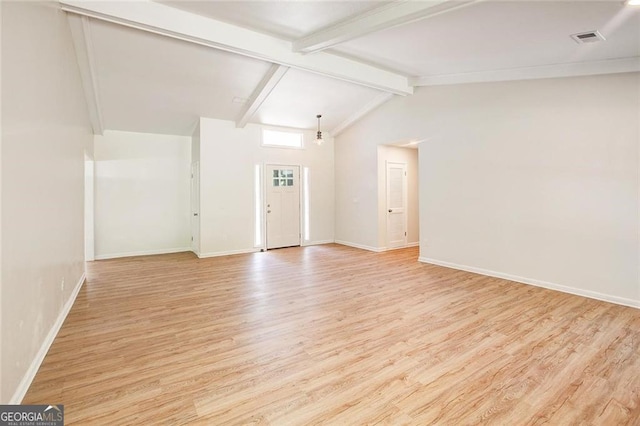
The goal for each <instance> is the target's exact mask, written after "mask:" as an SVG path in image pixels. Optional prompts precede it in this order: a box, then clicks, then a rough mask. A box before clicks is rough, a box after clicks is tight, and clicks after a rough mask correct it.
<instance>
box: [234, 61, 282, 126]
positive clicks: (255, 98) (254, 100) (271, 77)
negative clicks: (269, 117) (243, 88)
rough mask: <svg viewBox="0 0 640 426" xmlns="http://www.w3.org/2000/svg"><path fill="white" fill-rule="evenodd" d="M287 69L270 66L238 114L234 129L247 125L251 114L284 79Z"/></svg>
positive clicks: (276, 65) (275, 65)
mask: <svg viewBox="0 0 640 426" xmlns="http://www.w3.org/2000/svg"><path fill="white" fill-rule="evenodd" d="M288 69H289V67H285V66H283V65H278V64H273V65H271V68H269V71H267V73H266V74H265V76H264V77H263V78H262V80H261V81H260V83H259V84H258V86H257V87H256V88H255V90H254V91H253V93H252V94H251V97H250V98H249V100H248V101H247V102H246V104H245V106H244V107H243V109H242V111H241V112H240V115H239V116H238V119H237V120H236V127H238V128H243V127H244V126H246V125H247V122H249V120H250V119H251V117H252V116H253V114H255V113H256V111H257V110H258V108H260V105H262V103H263V102H264V101H265V100H266V99H267V97H268V96H269V94H270V93H271V91H272V90H273V89H274V88H275V87H276V86H277V85H278V83H279V82H280V79H281V78H282V77H284V75H285V74H286V73H287V70H288Z"/></svg>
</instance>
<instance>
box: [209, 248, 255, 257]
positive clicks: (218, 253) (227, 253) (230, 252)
mask: <svg viewBox="0 0 640 426" xmlns="http://www.w3.org/2000/svg"><path fill="white" fill-rule="evenodd" d="M260 250H261V249H260V248H251V249H241V250H228V251H214V252H210V253H200V254H198V257H199V258H200V259H205V258H207V257H220V256H232V255H234V254H247V253H255V252H258V251H260Z"/></svg>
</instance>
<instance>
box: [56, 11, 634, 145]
mask: <svg viewBox="0 0 640 426" xmlns="http://www.w3.org/2000/svg"><path fill="white" fill-rule="evenodd" d="M59 1H60V5H61V8H62V9H63V10H65V11H67V12H68V17H69V24H70V27H71V31H72V35H73V37H74V44H75V48H76V54H77V57H78V63H79V66H80V71H81V76H82V79H83V84H84V87H85V92H86V95H87V101H88V105H89V110H90V115H91V119H92V124H93V127H94V131H95V132H96V133H102V131H104V130H107V129H109V130H123V131H136V132H148V133H164V134H178V135H190V134H191V132H192V130H193V128H194V126H195V123H196V121H197V119H198V117H200V116H204V117H211V118H218V119H224V120H232V121H235V122H236V125H237V126H238V127H243V126H244V125H246V123H261V124H266V125H273V126H286V127H294V128H306V129H312V128H314V127H315V126H316V114H322V115H323V119H322V127H323V130H324V131H329V133H333V134H334V135H336V134H338V133H340V132H341V131H342V130H344V129H345V128H347V127H348V126H349V125H350V124H352V123H353V122H355V121H356V120H358V119H359V118H361V117H362V116H363V115H365V114H366V113H367V112H369V111H371V110H372V109H374V108H376V107H377V106H379V105H380V104H381V103H383V102H385V101H386V100H388V99H390V98H391V97H393V96H411V94H412V93H413V91H414V89H415V87H418V86H428V85H437V84H458V83H469V82H483V81H502V80H515V79H528V78H546V77H563V76H574V75H575V76H578V75H590V74H603V73H617V72H629V71H640V7H632V6H628V5H626V4H625V3H624V2H623V1H621V0H609V1H579V0H563V1H552V0H539V1H523V0H511V1H492V0H484V1H480V0H475V1H474V0H461V1H454V0H433V1H404V0H398V1H210V2H207V1H162V2H154V1H150V0H140V1H137V0H126V1H115V0H113V1H85V0H59ZM590 31H599V33H600V34H602V36H603V37H604V39H605V40H604V41H599V42H595V43H584V44H579V43H577V42H576V41H574V40H573V39H572V38H571V37H570V36H571V35H573V34H576V33H581V32H590Z"/></svg>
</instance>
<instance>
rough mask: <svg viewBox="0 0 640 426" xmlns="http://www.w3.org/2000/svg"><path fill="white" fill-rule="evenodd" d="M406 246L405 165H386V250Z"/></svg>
mask: <svg viewBox="0 0 640 426" xmlns="http://www.w3.org/2000/svg"><path fill="white" fill-rule="evenodd" d="M406 245H407V165H406V164H403V163H387V248H396V247H404V246H406Z"/></svg>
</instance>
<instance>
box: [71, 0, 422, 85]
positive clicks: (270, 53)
mask: <svg viewBox="0 0 640 426" xmlns="http://www.w3.org/2000/svg"><path fill="white" fill-rule="evenodd" d="M59 2H60V6H61V9H62V10H64V11H67V12H72V13H76V14H79V15H83V16H88V17H91V18H95V19H101V20H104V21H108V22H113V23H116V24H121V25H125V26H128V27H132V28H137V29H140V30H144V31H149V32H152V33H156V34H161V35H164V36H168V37H173V38H176V39H180V40H185V41H189V42H192V43H197V44H200V45H204V46H209V47H213V48H216V49H221V50H225V51H228V52H233V53H236V54H240V55H244V56H248V57H251V58H256V59H260V60H264V61H268V62H272V63H275V64H279V65H284V66H287V67H291V68H297V69H301V70H305V71H310V72H314V73H318V74H322V75H325V76H329V77H332V78H336V79H339V80H344V81H348V82H351V83H355V84H360V85H363V86H367V87H371V88H374V89H378V90H383V91H385V92H390V93H395V94H398V95H410V94H412V93H413V87H411V86H410V85H409V79H408V78H407V77H406V76H404V75H401V74H398V73H395V72H392V71H389V70H385V69H383V68H379V67H376V66H373V65H370V64H367V63H364V62H360V61H357V60H355V59H350V58H345V57H343V56H338V55H334V54H330V53H327V52H320V53H318V54H316V55H300V54H299V53H295V52H292V51H291V42H289V41H286V40H282V39H279V38H276V37H272V36H268V35H265V34H262V33H259V32H256V31H252V30H249V29H246V28H242V27H238V26H235V25H232V24H228V23H226V22H222V21H218V20H215V19H211V18H207V17H204V16H200V15H197V14H194V13H190V12H186V11H183V10H179V9H176V8H172V7H170V6H167V5H164V4H161V3H156V2H154V1H151V0H136V1H132V0H126V1H103V2H97V1H87V0H59Z"/></svg>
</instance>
